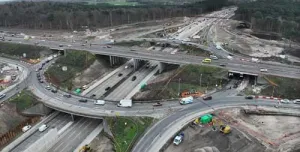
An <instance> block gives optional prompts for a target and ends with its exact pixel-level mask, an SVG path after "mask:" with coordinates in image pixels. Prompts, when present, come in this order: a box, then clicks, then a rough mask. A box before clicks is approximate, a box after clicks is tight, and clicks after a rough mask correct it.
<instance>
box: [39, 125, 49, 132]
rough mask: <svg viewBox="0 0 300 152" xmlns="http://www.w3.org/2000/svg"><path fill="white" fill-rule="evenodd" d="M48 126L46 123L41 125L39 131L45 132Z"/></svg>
mask: <svg viewBox="0 0 300 152" xmlns="http://www.w3.org/2000/svg"><path fill="white" fill-rule="evenodd" d="M47 128H48V126H47V125H46V124H43V125H41V126H40V127H39V132H43V131H45V130H46V129H47Z"/></svg>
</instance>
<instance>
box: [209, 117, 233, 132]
mask: <svg viewBox="0 0 300 152" xmlns="http://www.w3.org/2000/svg"><path fill="white" fill-rule="evenodd" d="M212 124H213V127H215V126H219V128H220V132H222V133H224V134H229V133H230V132H231V128H230V126H229V125H226V124H224V123H223V121H222V120H220V119H213V120H212Z"/></svg>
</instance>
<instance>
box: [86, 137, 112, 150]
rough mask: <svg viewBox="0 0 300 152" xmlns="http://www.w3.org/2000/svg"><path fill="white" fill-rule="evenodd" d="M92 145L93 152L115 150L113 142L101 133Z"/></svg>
mask: <svg viewBox="0 0 300 152" xmlns="http://www.w3.org/2000/svg"><path fill="white" fill-rule="evenodd" d="M90 147H91V149H92V150H93V152H112V151H113V142H112V141H111V140H110V139H109V138H107V137H106V136H104V135H103V134H101V133H100V134H99V135H98V136H97V137H96V138H95V139H94V140H93V141H92V142H91V143H90Z"/></svg>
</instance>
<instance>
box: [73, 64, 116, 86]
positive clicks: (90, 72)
mask: <svg viewBox="0 0 300 152" xmlns="http://www.w3.org/2000/svg"><path fill="white" fill-rule="evenodd" d="M111 71H113V68H110V66H109V65H107V63H106V62H105V61H103V60H96V61H95V62H94V63H93V64H92V65H91V66H90V67H89V68H88V69H86V70H85V71H83V73H82V74H81V75H80V76H78V77H76V78H75V79H74V80H73V84H74V87H75V88H78V87H82V86H83V85H88V84H89V83H93V82H94V81H96V80H98V79H99V78H102V77H104V75H105V74H106V73H109V72H111Z"/></svg>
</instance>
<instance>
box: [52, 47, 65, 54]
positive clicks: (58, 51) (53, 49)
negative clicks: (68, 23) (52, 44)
mask: <svg viewBox="0 0 300 152" xmlns="http://www.w3.org/2000/svg"><path fill="white" fill-rule="evenodd" d="M51 51H52V53H53V54H59V55H66V50H65V49H62V48H51Z"/></svg>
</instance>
